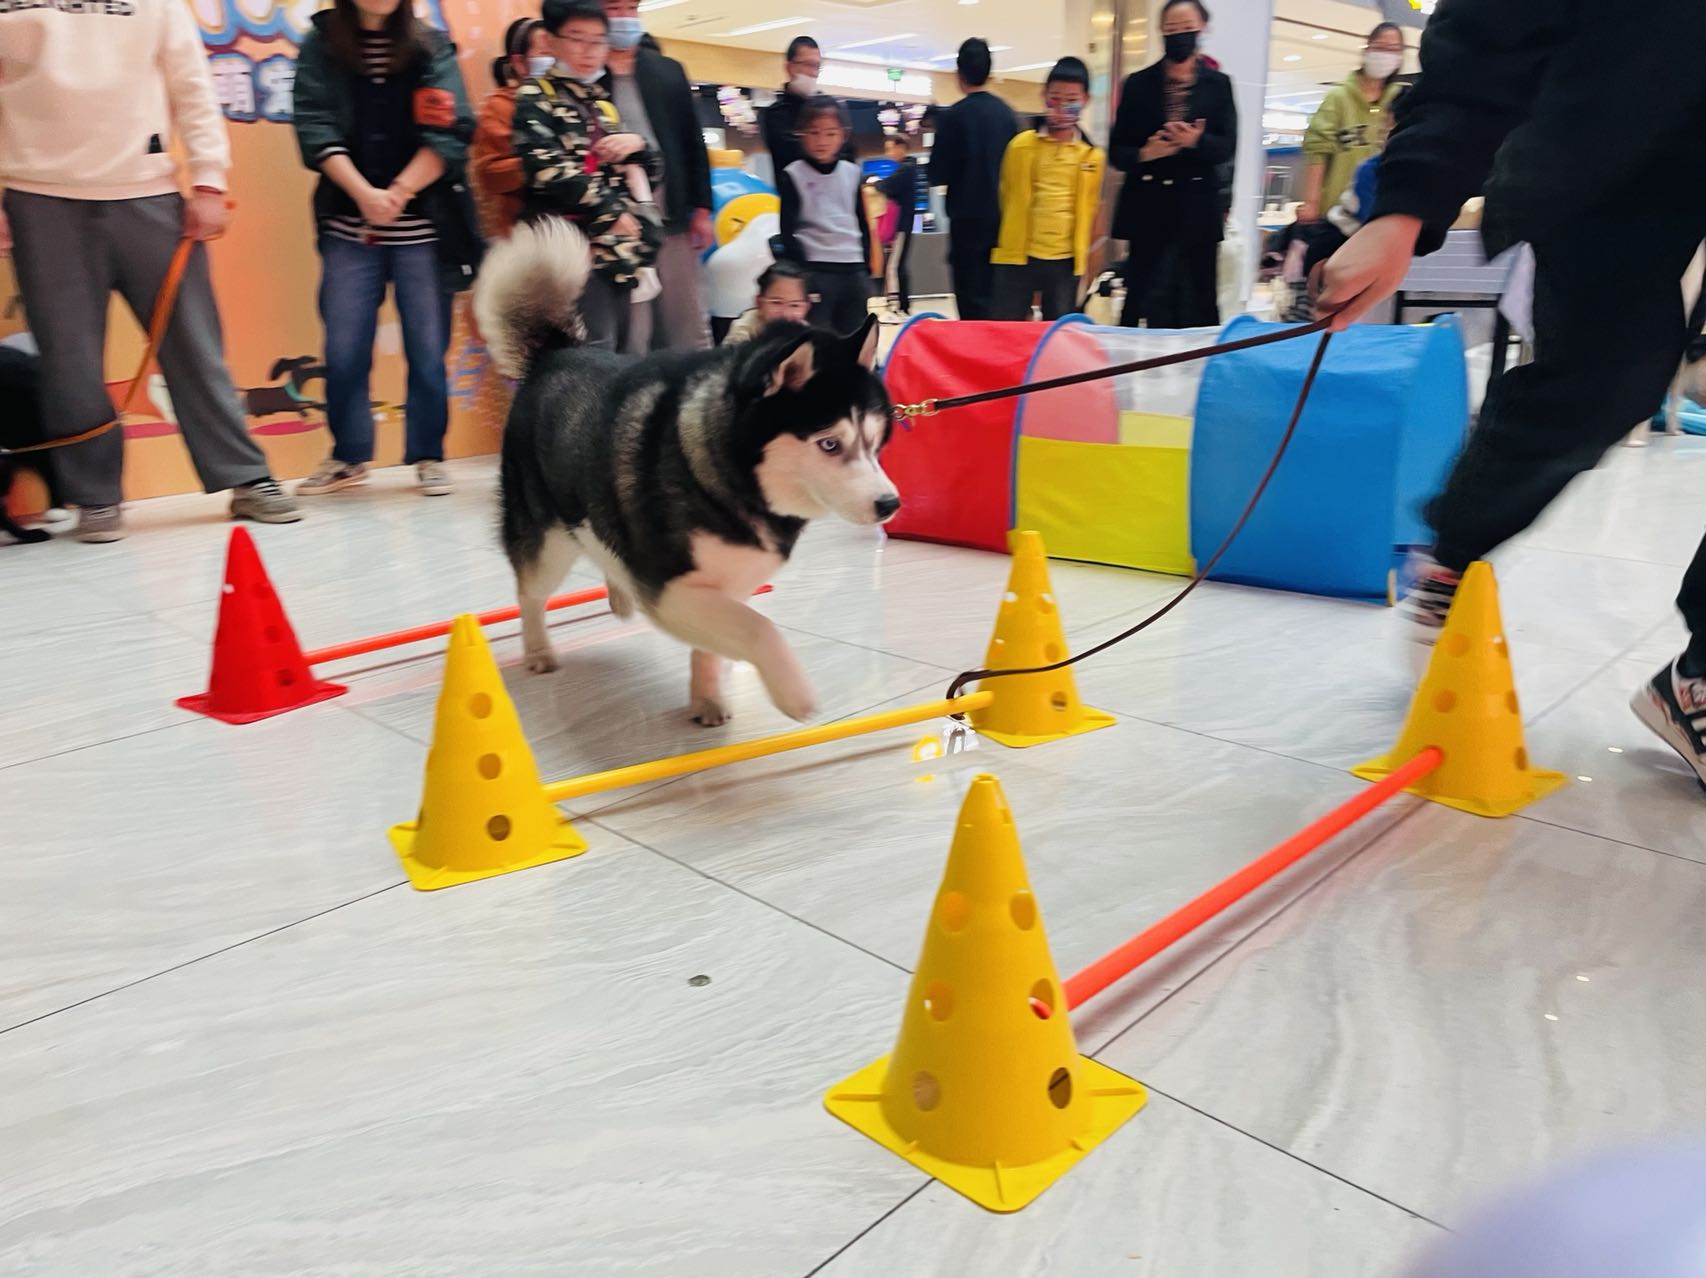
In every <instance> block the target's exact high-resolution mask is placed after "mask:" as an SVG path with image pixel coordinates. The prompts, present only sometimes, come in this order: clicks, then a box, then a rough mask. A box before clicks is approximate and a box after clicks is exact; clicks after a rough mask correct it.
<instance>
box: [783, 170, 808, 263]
mask: <svg viewBox="0 0 1706 1278" xmlns="http://www.w3.org/2000/svg"><path fill="white" fill-rule="evenodd" d="M776 194H777V196H778V197H779V198H780V199H781V201H782V210H781V223H782V227H781V234H780V235H779V236H778V237H777V238H778V239H779V240H780V241H781V248H782V253H781V256H783V257H785V258H787V259H788V260H789V261H792V262H803V261H805V258H804V257H803V256H802V255H801V253H800V242H799V240H797V239H795V238H794V237H795V233H796V232H797V231H798V230H799V227H800V189H799V187H797V186H795V185H794V179H793V178H791V177H789V176H788V175H787V174H786V173H784V172H783V171H782V170H780V169H778V170H777V171H776Z"/></svg>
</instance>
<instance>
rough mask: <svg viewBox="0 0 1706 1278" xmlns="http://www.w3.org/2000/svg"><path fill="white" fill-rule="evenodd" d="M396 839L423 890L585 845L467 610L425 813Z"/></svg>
mask: <svg viewBox="0 0 1706 1278" xmlns="http://www.w3.org/2000/svg"><path fill="white" fill-rule="evenodd" d="M391 845H392V846H393V847H394V848H396V849H397V855H398V856H399V857H401V858H402V861H403V869H404V870H406V871H407V872H408V875H409V881H410V882H411V883H413V884H414V885H415V886H416V887H417V888H419V889H420V890H421V891H423V892H428V891H431V890H433V889H434V888H443V887H453V886H455V885H456V884H458V883H470V882H472V881H473V880H475V879H489V878H492V877H494V876H496V875H499V874H508V873H509V872H510V871H511V870H525V869H528V868H530V867H531V866H535V865H544V864H546V863H547V862H549V861H562V860H566V859H567V858H569V857H571V856H579V855H580V854H581V853H582V852H585V851H586V842H585V840H583V839H582V838H581V837H580V835H578V834H576V833H575V830H574V827H573V826H571V825H570V824H569V823H568V822H567V821H566V820H564V818H563V815H562V813H561V812H559V811H558V810H557V807H556V805H555V804H554V803H551V802H550V801H549V800H548V799H546V797H545V790H544V787H543V786H542V785H541V784H540V782H539V769H538V766H537V765H536V764H535V763H534V762H533V752H532V751H531V750H529V749H528V748H527V738H526V737H525V736H523V735H522V732H521V720H520V719H519V718H518V717H517V716H516V713H515V704H514V703H513V702H512V701H510V699H509V693H508V692H506V691H505V690H504V683H503V678H502V676H500V675H499V674H498V666H497V662H495V661H493V660H492V650H491V649H490V648H488V647H487V646H486V636H485V634H484V633H483V632H482V631H481V629H480V623H479V622H478V621H476V620H475V619H474V618H473V617H471V616H469V615H468V614H466V613H464V614H463V615H462V616H460V617H458V618H457V619H456V624H455V625H454V627H452V629H451V632H450V648H449V650H448V651H447V652H446V654H445V666H444V686H443V687H442V688H441V689H440V690H439V694H438V716H437V719H436V721H435V722H434V724H433V730H432V748H431V749H430V750H428V751H427V762H426V784H425V787H424V789H423V791H422V794H421V811H420V816H419V817H417V818H416V819H415V820H414V821H412V822H409V823H407V824H405V825H397V826H393V827H392V828H391Z"/></svg>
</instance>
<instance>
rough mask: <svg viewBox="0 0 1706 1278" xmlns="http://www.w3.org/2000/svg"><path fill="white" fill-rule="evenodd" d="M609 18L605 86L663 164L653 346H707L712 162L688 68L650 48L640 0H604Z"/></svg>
mask: <svg viewBox="0 0 1706 1278" xmlns="http://www.w3.org/2000/svg"><path fill="white" fill-rule="evenodd" d="M603 4H604V16H605V17H607V18H608V19H609V20H610V52H609V54H608V55H607V56H606V58H605V68H606V70H607V71H608V72H609V79H608V80H607V81H606V85H607V87H608V88H609V90H610V96H611V98H612V99H613V100H614V101H615V103H616V112H617V114H618V115H619V116H620V117H621V118H622V121H623V124H624V126H625V127H626V128H627V129H629V130H631V131H632V132H634V133H637V134H639V135H640V136H641V137H643V138H644V139H645V140H646V147H647V149H648V150H651V151H655V152H656V153H657V154H658V156H659V158H660V160H661V162H662V165H663V180H662V181H661V182H659V183H657V184H655V186H654V188H653V191H652V198H653V201H654V202H655V203H656V205H657V207H658V209H659V211H660V212H661V213H662V215H663V230H664V235H663V244H662V245H661V246H660V247H659V249H658V258H657V273H658V281H659V284H660V286H661V289H662V291H661V292H660V293H659V294H658V296H657V299H656V300H655V301H654V302H653V304H652V305H653V318H654V332H653V335H652V344H653V346H654V347H655V348H658V349H664V350H672V351H693V350H704V349H705V348H707V347H709V346H710V344H711V331H710V325H709V323H708V320H707V316H706V311H705V300H704V290H703V288H702V287H701V283H700V271H699V254H701V253H702V252H704V251H705V250H706V249H707V248H709V247H710V246H711V241H712V239H713V234H712V230H711V161H710V158H709V157H708V156H707V155H706V153H705V135H704V134H703V133H702V132H701V131H700V128H699V118H698V115H697V113H696V112H695V110H694V105H693V90H692V88H691V87H690V86H689V85H688V83H687V73H686V72H685V71H684V70H682V67H681V64H680V63H679V62H677V61H676V60H675V59H673V58H666V57H665V56H664V55H663V54H662V53H659V52H657V51H656V49H654V48H647V47H645V45H644V43H643V41H644V38H645V26H644V23H643V22H642V21H641V19H640V0H603Z"/></svg>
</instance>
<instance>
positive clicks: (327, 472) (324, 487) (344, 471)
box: [296, 457, 367, 497]
mask: <svg viewBox="0 0 1706 1278" xmlns="http://www.w3.org/2000/svg"><path fill="white" fill-rule="evenodd" d="M366 482H367V464H366V463H365V462H341V461H339V460H338V459H337V458H335V457H328V458H326V460H325V461H323V462H321V463H320V464H319V465H318V466H316V467H315V468H314V473H313V474H312V475H310V476H308V478H307V479H304V480H303V481H302V482H301V483H300V484H298V485H296V495H297V496H298V497H318V496H320V495H321V494H322V493H335V492H337V491H338V490H339V489H340V488H354V487H355V486H356V485H357V484H365V483H366Z"/></svg>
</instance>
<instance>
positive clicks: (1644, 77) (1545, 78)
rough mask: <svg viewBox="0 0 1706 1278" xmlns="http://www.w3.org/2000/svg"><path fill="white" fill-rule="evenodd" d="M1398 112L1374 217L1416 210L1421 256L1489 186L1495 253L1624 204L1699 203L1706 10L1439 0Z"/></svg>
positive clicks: (1703, 193) (1486, 226)
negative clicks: (1416, 74) (1416, 75)
mask: <svg viewBox="0 0 1706 1278" xmlns="http://www.w3.org/2000/svg"><path fill="white" fill-rule="evenodd" d="M1397 115H1398V122H1397V127H1396V129H1395V130H1394V131H1393V134H1392V137H1391V140H1390V141H1389V142H1388V143H1387V146H1386V151H1385V153H1384V154H1383V155H1382V157H1381V161H1380V176H1379V185H1378V194H1377V195H1376V197H1375V202H1374V210H1373V214H1372V216H1373V217H1382V216H1384V215H1386V214H1391V213H1404V214H1409V215H1411V216H1414V217H1419V218H1421V219H1422V222H1423V224H1424V228H1425V229H1424V231H1423V234H1422V238H1421V242H1420V245H1419V248H1420V251H1421V252H1424V253H1430V252H1432V251H1433V250H1434V249H1436V248H1438V247H1439V246H1440V244H1441V243H1442V242H1443V241H1444V239H1445V232H1446V230H1447V228H1449V227H1450V225H1451V223H1452V222H1453V221H1454V220H1456V218H1457V214H1458V211H1459V210H1460V209H1461V208H1462V206H1463V202H1464V201H1465V200H1466V199H1468V198H1469V197H1470V196H1472V195H1475V194H1477V193H1480V192H1483V191H1484V193H1485V195H1486V197H1487V207H1486V211H1485V213H1484V214H1483V216H1482V221H1481V227H1482V236H1483V238H1484V239H1485V240H1486V245H1487V251H1488V252H1489V253H1497V252H1500V251H1502V250H1503V249H1505V248H1508V247H1509V246H1510V245H1512V244H1515V243H1519V242H1521V241H1525V240H1526V241H1530V242H1533V241H1544V240H1546V239H1548V238H1549V237H1551V236H1552V235H1553V234H1555V233H1556V231H1557V230H1558V229H1559V228H1560V227H1562V226H1565V225H1567V224H1568V223H1569V222H1570V221H1571V220H1573V219H1575V218H1577V217H1578V216H1580V215H1581V214H1583V213H1587V212H1592V211H1596V210H1602V209H1607V208H1615V207H1616V205H1617V203H1618V202H1620V201H1634V200H1644V199H1649V198H1654V197H1655V196H1657V197H1661V198H1664V199H1666V200H1669V201H1673V202H1674V201H1677V200H1682V201H1685V202H1689V203H1690V205H1691V206H1692V207H1700V208H1706V4H1702V3H1701V2H1700V0H1652V2H1651V3H1649V4H1646V5H1643V6H1639V7H1637V8H1630V7H1628V6H1626V5H1623V4H1614V3H1612V2H1611V0H1440V5H1439V8H1438V10H1437V11H1436V12H1435V13H1434V16H1433V18H1432V20H1431V21H1429V23H1428V26H1427V30H1426V31H1425V32H1424V33H1423V35H1422V75H1421V78H1420V79H1419V80H1418V81H1417V82H1416V85H1415V87H1414V88H1413V89H1411V90H1410V92H1408V93H1406V94H1405V95H1404V96H1403V98H1402V99H1401V100H1400V101H1399V103H1398V112H1397Z"/></svg>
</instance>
